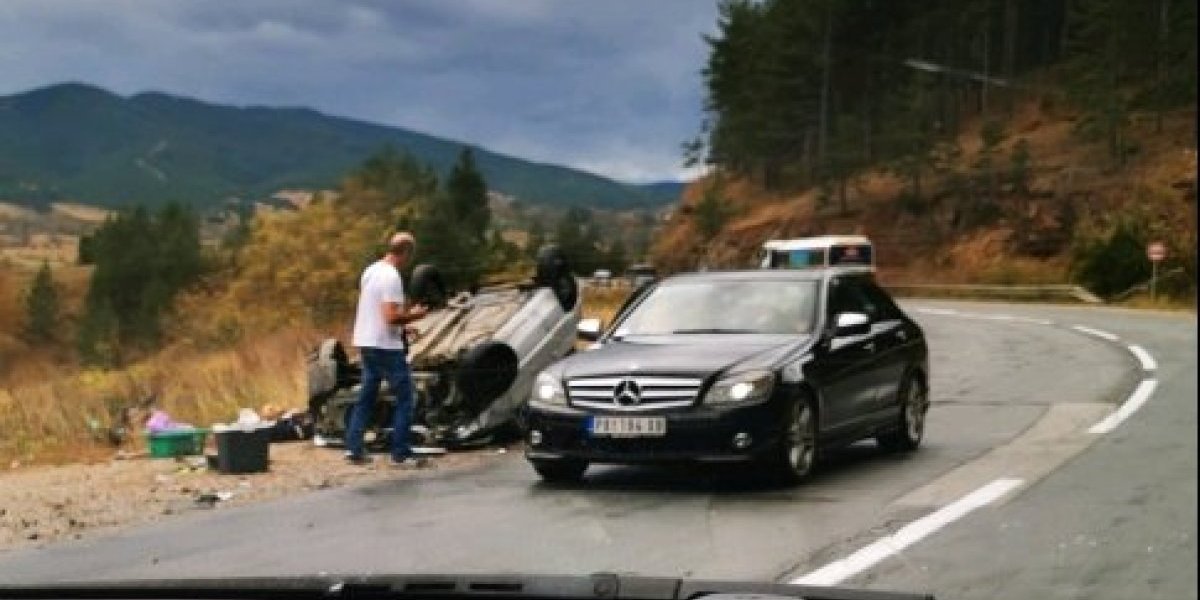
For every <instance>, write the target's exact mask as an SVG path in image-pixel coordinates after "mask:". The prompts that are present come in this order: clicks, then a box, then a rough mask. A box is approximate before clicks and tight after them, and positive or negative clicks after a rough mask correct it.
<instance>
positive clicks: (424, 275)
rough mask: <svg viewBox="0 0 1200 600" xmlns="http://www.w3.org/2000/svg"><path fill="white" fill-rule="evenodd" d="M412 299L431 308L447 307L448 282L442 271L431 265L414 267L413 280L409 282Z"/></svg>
mask: <svg viewBox="0 0 1200 600" xmlns="http://www.w3.org/2000/svg"><path fill="white" fill-rule="evenodd" d="M409 288H410V290H409V291H410V293H411V295H412V298H413V300H414V301H415V302H417V303H418V304H424V305H426V306H428V307H430V308H441V307H443V306H445V305H446V300H447V299H448V298H449V294H448V293H447V291H446V281H445V279H443V278H442V273H441V271H438V269H437V267H435V266H433V265H430V264H420V265H417V266H416V267H413V272H412V278H411V279H410V281H409Z"/></svg>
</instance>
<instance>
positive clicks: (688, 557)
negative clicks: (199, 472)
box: [0, 301, 1196, 599]
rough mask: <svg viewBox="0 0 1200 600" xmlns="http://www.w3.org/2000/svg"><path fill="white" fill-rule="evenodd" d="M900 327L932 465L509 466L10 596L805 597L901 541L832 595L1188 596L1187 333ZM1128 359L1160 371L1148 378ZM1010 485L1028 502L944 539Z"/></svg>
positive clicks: (170, 536) (1164, 327) (856, 458)
mask: <svg viewBox="0 0 1200 600" xmlns="http://www.w3.org/2000/svg"><path fill="white" fill-rule="evenodd" d="M906 306H907V307H908V308H909V309H911V310H912V314H913V316H914V317H916V318H917V319H918V320H919V321H920V322H921V323H922V325H923V326H924V327H925V329H926V334H927V336H928V338H929V341H930V345H931V352H932V356H931V365H932V373H931V388H932V400H933V407H932V409H931V413H930V417H929V422H928V430H927V438H926V444H925V445H924V446H923V447H922V449H921V450H920V451H919V452H917V453H916V454H914V455H911V456H908V457H895V456H888V455H885V454H882V453H880V452H879V451H877V450H876V449H875V448H874V446H873V445H871V444H862V445H859V446H855V447H852V448H850V449H848V450H847V451H845V452H842V453H840V454H837V455H835V456H833V457H832V458H831V460H830V461H829V463H828V464H826V465H825V466H824V468H823V469H822V471H821V473H820V474H819V475H818V477H817V478H816V479H815V480H814V481H812V482H810V483H808V484H806V485H803V486H799V487H795V488H783V489H780V488H769V487H767V488H765V487H759V486H755V485H752V484H746V483H739V482H737V481H731V480H729V479H728V478H725V477H722V476H721V475H720V474H718V473H707V472H702V471H694V470H688V469H661V468H654V469H650V468H619V467H607V468H594V469H593V470H592V471H589V474H588V478H587V481H586V482H584V483H583V484H581V485H579V486H573V487H568V488H557V487H548V486H545V485H543V484H540V483H538V481H537V478H536V475H535V474H534V473H533V471H532V470H531V469H529V467H528V466H527V465H526V464H525V463H524V461H523V460H522V459H521V457H520V456H519V455H516V454H509V455H508V456H507V457H505V458H504V459H503V460H501V461H500V462H499V463H498V464H494V465H492V466H491V467H489V468H487V469H481V470H478V471H474V472H464V473H457V474H453V475H447V474H439V473H437V472H436V471H429V472H427V473H423V474H421V475H420V476H419V477H416V478H412V479H409V480H406V481H394V482H385V483H379V484H371V485H367V486H360V487H355V488H346V489H339V490H326V491H321V492H316V493H312V494H308V495H304V496H298V497H295V498H290V499H285V500H282V501H278V502H273V503H270V504H263V505H257V506H247V507H244V508H236V509H216V510H213V511H209V512H198V513H196V514H193V515H186V516H182V517H179V518H178V519H175V520H173V521H170V522H166V523H163V524H160V525H156V526H153V527H148V528H143V529H136V530H129V531H126V532H122V533H119V534H114V535H111V536H108V537H104V538H96V539H91V540H89V539H84V540H80V541H74V542H67V543H63V544H58V545H52V546H47V547H44V548H38V549H31V550H21V551H14V552H9V553H6V554H0V581H7V582H13V581H21V582H34V581H57V580H64V579H71V580H81V579H119V578H130V577H137V578H141V577H153V578H162V577H220V576H252V575H286V574H297V575H299V574H306V575H311V574H316V573H406V572H418V573H516V572H521V573H542V574H572V575H574V574H586V573H593V572H598V571H611V572H618V573H637V574H644V575H662V576H684V577H698V578H709V579H741V580H758V581H763V580H769V581H793V580H795V579H797V578H802V577H805V576H806V574H808V575H810V576H811V575H812V574H814V573H818V574H819V573H825V572H827V569H826V570H822V569H823V567H827V566H828V565H830V564H832V563H837V562H838V561H842V559H847V557H852V556H855V554H856V551H858V550H860V549H862V548H864V547H878V546H879V543H878V541H879V540H880V539H881V538H883V539H885V541H887V540H898V539H910V538H911V539H910V541H912V540H913V539H915V540H916V541H912V543H911V544H910V545H907V546H905V547H903V548H902V549H900V550H899V551H898V552H897V551H894V550H896V548H897V546H896V545H895V544H892V550H891V551H889V552H885V553H884V554H883V555H881V557H877V558H875V559H873V560H871V561H867V562H862V561H858V562H856V561H857V559H853V560H849V559H848V560H849V562H851V563H855V564H858V565H859V567H861V568H859V569H858V570H857V571H854V572H853V573H852V574H851V575H849V576H847V577H845V578H843V579H838V581H841V582H842V584H843V585H861V586H868V587H873V588H880V589H903V590H912V591H932V592H934V593H936V594H937V595H938V597H939V598H1000V597H1003V598H1026V597H1054V598H1122V599H1124V598H1133V597H1137V598H1189V597H1195V596H1196V566H1195V564H1196V563H1195V559H1196V515H1195V506H1196V404H1195V402H1196V400H1195V399H1196V348H1195V342H1196V321H1195V318H1194V317H1186V316H1164V315H1160V314H1155V313H1134V312H1128V311H1114V310H1104V309H1098V310H1095V309H1093V310H1089V309H1070V308H1056V307H1042V306H1028V305H1026V306H1016V305H1005V304H967V303H941V302H932V301H930V302H910V303H906ZM917 309H920V310H917ZM994 315H1005V316H1001V317H999V318H997V317H995V316H994ZM1048 321H1053V323H1049V322H1048ZM1076 324H1079V325H1087V326H1090V327H1092V328H1094V329H1101V330H1103V331H1102V332H1101V333H1103V332H1104V331H1107V332H1111V333H1112V334H1116V335H1117V336H1120V339H1119V340H1115V341H1114V340H1109V339H1102V338H1100V337H1097V336H1096V335H1095V334H1092V333H1086V332H1084V331H1079V330H1076V329H1072V328H1071V326H1072V325H1076ZM1127 344H1138V345H1140V346H1141V347H1142V348H1144V349H1145V350H1146V351H1148V352H1149V354H1150V355H1151V356H1152V357H1153V359H1155V360H1156V361H1157V365H1155V369H1154V370H1153V371H1147V370H1146V369H1145V368H1144V367H1145V365H1144V364H1142V363H1141V362H1140V361H1139V359H1138V357H1137V356H1136V355H1134V354H1133V353H1131V352H1130V350H1129V349H1128V348H1127ZM1147 378H1153V379H1155V381H1157V385H1158V387H1157V389H1156V390H1155V391H1154V392H1153V394H1152V395H1151V396H1150V397H1149V398H1148V400H1147V401H1146V403H1145V405H1144V406H1142V407H1141V409H1140V410H1138V411H1136V412H1133V413H1132V414H1131V415H1130V416H1129V417H1128V419H1127V420H1126V421H1124V422H1123V423H1121V424H1120V425H1118V426H1117V427H1116V428H1115V429H1114V430H1113V431H1111V432H1109V433H1105V434H1096V433H1089V431H1088V429H1089V428H1091V427H1092V426H1093V425H1094V424H1095V423H1096V422H1098V421H1100V420H1102V419H1103V418H1104V417H1105V416H1106V415H1109V414H1110V413H1111V412H1112V411H1113V410H1114V408H1115V407H1116V406H1117V405H1119V404H1121V403H1122V402H1125V400H1126V398H1128V397H1129V395H1130V394H1131V392H1132V391H1133V390H1134V389H1135V388H1137V387H1138V385H1139V384H1140V382H1141V381H1143V380H1144V379H1147ZM997 480H1003V481H1012V482H1015V483H1014V485H1015V487H1014V488H1013V489H1011V490H1009V491H1007V493H1004V494H1002V495H1001V496H1000V497H998V498H994V499H992V500H991V501H990V502H988V503H984V504H983V505H981V506H978V507H976V508H974V510H971V511H968V512H966V513H964V514H956V515H955V516H954V518H952V519H950V520H948V521H947V520H946V519H942V518H941V517H942V516H944V514H945V513H946V510H947V508H953V507H955V506H958V504H957V502H956V501H960V499H962V498H963V497H964V496H965V495H969V494H970V493H971V492H972V491H973V490H977V489H978V488H980V487H981V486H986V485H987V484H989V482H993V481H997ZM951 512H953V511H951ZM930 519H933V520H935V521H938V522H939V525H938V526H937V527H935V528H933V529H929V530H922V531H923V532H922V534H921V536H919V537H920V539H916V538H913V537H912V536H911V535H909V534H911V533H912V531H913V527H912V526H909V527H907V528H906V527H905V526H906V525H910V524H913V523H918V524H924V523H927V522H929V521H930ZM939 519H940V520H939ZM942 521H945V522H942ZM906 532H907V533H906ZM889 536H891V537H889ZM905 536H908V537H905ZM889 543H890V542H889ZM872 544H874V546H872ZM885 545H887V544H885ZM861 555H862V553H861V552H860V553H858V558H861ZM1047 592H1049V593H1048V594H1047Z"/></svg>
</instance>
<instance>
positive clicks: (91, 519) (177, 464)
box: [0, 442, 517, 551]
mask: <svg viewBox="0 0 1200 600" xmlns="http://www.w3.org/2000/svg"><path fill="white" fill-rule="evenodd" d="M516 449H517V447H516V446H513V447H512V448H496V447H492V448H487V449H480V450H473V451H469V452H455V453H450V454H444V455H441V456H433V457H430V458H429V459H428V463H427V465H426V466H424V467H422V470H424V469H439V470H457V469H467V468H472V467H476V466H479V465H481V464H484V463H486V462H487V461H489V460H493V459H495V458H497V457H498V455H499V454H502V453H505V452H511V451H515V450H516ZM386 458H387V454H376V455H375V461H374V462H373V463H372V464H370V465H366V466H355V465H350V464H347V463H346V462H345V461H344V460H343V459H342V451H341V450H340V449H338V448H318V447H316V446H313V445H312V444H311V443H309V442H291V443H279V444H272V445H271V465H270V471H269V472H266V473H254V474H247V475H228V474H221V473H218V472H216V471H209V470H208V469H206V468H204V467H203V466H198V465H202V464H203V463H204V460H203V457H188V458H186V459H184V458H178V459H170V458H167V459H151V458H144V457H135V458H114V459H113V460H110V461H108V462H103V463H98V464H88V465H83V464H76V465H66V466H60V467H25V468H21V467H18V468H13V469H9V470H7V471H0V551H3V550H9V549H13V548H19V547H28V546H38V545H43V544H46V543H48V542H52V541H54V540H59V539H65V538H74V539H80V538H83V537H85V536H93V535H98V534H101V533H104V532H108V531H112V530H114V529H118V528H122V527H127V526H131V525H137V524H142V523H149V522H152V521H159V520H162V519H169V518H171V516H172V515H178V514H183V513H187V512H190V511H196V510H214V509H216V510H219V509H220V508H221V507H223V506H236V505H242V504H248V503H251V502H261V501H263V500H269V499H272V498H278V497H280V496H284V495H291V494H297V493H303V492H305V491H308V490H317V489H325V488H330V487H338V486H343V485H347V484H350V483H357V482H362V481H373V480H380V479H395V478H403V477H409V476H412V475H414V474H416V472H417V470H416V469H413V468H397V467H393V466H391V465H390V464H388V461H387V460H386ZM214 498H220V499H217V500H216V501H215V502H214V501H213V500H214Z"/></svg>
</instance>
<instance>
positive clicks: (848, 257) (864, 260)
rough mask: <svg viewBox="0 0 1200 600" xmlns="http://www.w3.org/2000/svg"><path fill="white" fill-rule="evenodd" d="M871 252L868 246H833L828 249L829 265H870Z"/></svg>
mask: <svg viewBox="0 0 1200 600" xmlns="http://www.w3.org/2000/svg"><path fill="white" fill-rule="evenodd" d="M872 258H873V257H872V252H871V245H870V244H856V245H853V246H833V247H831V248H830V249H829V264H830V265H868V266H869V265H871V264H873V263H872Z"/></svg>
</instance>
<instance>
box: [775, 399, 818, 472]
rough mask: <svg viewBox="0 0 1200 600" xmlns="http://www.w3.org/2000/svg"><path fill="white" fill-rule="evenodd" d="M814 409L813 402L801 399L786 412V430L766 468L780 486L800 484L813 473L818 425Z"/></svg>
mask: <svg viewBox="0 0 1200 600" xmlns="http://www.w3.org/2000/svg"><path fill="white" fill-rule="evenodd" d="M813 406H814V405H813V401H812V399H811V398H810V397H808V396H804V397H802V398H801V399H800V400H798V401H797V402H796V403H794V404H793V405H792V406H791V407H790V408H789V409H788V418H787V429H786V430H785V431H784V436H783V439H782V440H780V443H779V445H778V446H777V447H776V450H775V454H774V456H772V458H771V461H770V465H769V466H770V468H771V472H772V474H773V475H774V476H775V479H777V480H778V481H780V482H781V483H784V484H789V485H790V484H797V483H801V482H803V481H805V480H807V479H808V478H809V477H811V476H812V474H813V472H814V471H816V466H817V458H818V446H817V431H818V430H817V425H818V423H817V412H816V410H814V408H813Z"/></svg>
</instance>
